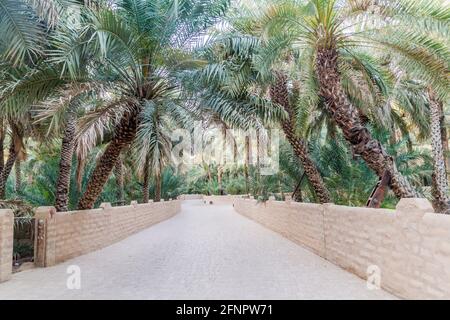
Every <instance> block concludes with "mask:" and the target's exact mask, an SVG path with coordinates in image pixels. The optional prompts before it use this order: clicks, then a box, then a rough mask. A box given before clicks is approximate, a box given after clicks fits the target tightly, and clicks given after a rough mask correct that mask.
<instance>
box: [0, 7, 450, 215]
mask: <svg viewBox="0 0 450 320" xmlns="http://www.w3.org/2000/svg"><path fill="white" fill-rule="evenodd" d="M449 21H450V7H449V6H448V3H446V1H444V0H443V1H439V0H434V1H430V0H400V1H394V0H246V1H244V0H242V1H227V0H196V1H194V0H85V1H83V0H0V197H1V198H2V199H6V200H7V201H6V202H4V203H6V204H7V203H8V201H10V203H14V205H16V204H17V200H23V201H24V202H25V203H28V204H31V205H32V206H39V205H54V206H55V207H56V208H57V210H59V211H67V210H71V209H76V208H79V209H87V208H91V207H93V206H97V205H99V204H100V203H101V202H112V203H113V204H114V205H118V204H121V203H124V202H125V203H128V202H129V201H130V200H138V201H143V202H147V201H148V200H149V199H154V200H155V201H159V200H160V199H161V198H165V199H168V198H175V197H176V196H177V195H179V194H182V193H204V194H225V193H227V194H244V193H245V194H246V193H251V194H253V195H255V196H256V197H260V198H262V199H265V198H267V197H268V196H269V195H271V194H276V195H277V197H283V195H284V194H285V193H292V192H293V193H294V194H293V197H294V199H295V200H296V201H305V202H321V203H323V202H335V203H339V204H345V205H352V206H365V205H368V206H371V207H380V206H383V207H393V206H394V205H395V203H396V201H398V199H399V198H401V197H420V196H425V197H428V198H429V199H430V200H432V201H433V205H434V207H435V209H436V210H437V211H439V212H447V211H448V210H449V203H450V201H449V191H448V176H447V170H448V169H449V170H450V168H448V167H449V165H450V163H449V161H448V156H449V155H448V136H447V128H446V123H445V112H446V109H447V105H448V91H449V90H448V89H449V69H448V62H449V57H450V54H449V39H450V37H449V30H450V29H449ZM199 125H201V126H202V127H205V128H216V129H218V132H224V133H225V131H226V130H227V129H230V128H234V129H241V130H249V129H252V130H256V132H258V133H262V134H266V133H267V132H270V130H271V129H279V130H280V133H281V141H280V149H279V150H280V152H279V170H278V171H277V172H276V173H275V174H272V175H261V167H260V163H259V161H258V159H259V152H258V151H257V152H256V154H255V153H254V152H253V153H251V152H250V150H251V146H250V143H249V141H247V140H245V141H244V142H242V146H240V147H243V150H244V152H245V154H246V156H245V161H244V163H241V164H236V163H230V164H222V163H221V162H220V161H216V162H202V163H199V164H195V165H193V166H190V167H180V166H179V165H178V164H176V163H175V162H174V161H173V155H172V150H173V149H174V148H175V147H176V146H177V144H178V143H180V141H174V140H173V139H172V138H171V133H172V132H173V131H174V130H175V129H176V128H184V129H186V130H188V131H189V132H191V134H192V135H193V134H195V133H194V131H195V130H194V128H195V127H196V126H199ZM258 143H259V142H258ZM219 148H221V146H219ZM236 148H237V146H236ZM256 149H257V150H259V148H258V146H257V148H256ZM250 158H253V159H256V161H249V159H250ZM216 160H217V159H216ZM13 169H14V170H13ZM8 199H9V200H8ZM11 199H14V201H11Z"/></svg>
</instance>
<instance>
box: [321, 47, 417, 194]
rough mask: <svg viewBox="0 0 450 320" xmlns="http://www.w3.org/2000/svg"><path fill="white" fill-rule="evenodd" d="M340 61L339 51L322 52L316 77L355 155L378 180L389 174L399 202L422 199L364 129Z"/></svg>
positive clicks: (329, 49) (332, 49)
mask: <svg viewBox="0 0 450 320" xmlns="http://www.w3.org/2000/svg"><path fill="white" fill-rule="evenodd" d="M337 60H338V52H337V50H336V48H334V47H331V48H330V47H324V48H319V50H318V52H317V57H316V73H317V78H318V80H319V85H320V95H321V96H322V97H323V98H324V99H325V101H326V104H327V107H328V110H329V112H330V113H331V114H332V116H333V119H334V120H335V121H336V123H337V124H338V126H339V127H340V128H341V130H342V132H343V134H344V137H345V139H346V140H347V141H348V142H350V144H351V145H352V148H353V153H354V154H356V155H360V156H361V157H362V158H363V159H364V161H365V162H366V163H367V165H368V166H369V167H370V168H371V169H372V170H373V171H375V173H376V174H377V175H378V177H382V176H383V174H384V172H385V171H388V172H389V174H390V176H391V179H390V182H389V186H390V187H391V189H392V190H393V191H394V193H395V195H396V196H397V198H412V197H420V195H419V193H418V192H417V191H416V190H415V189H414V188H413V187H412V186H411V184H410V183H409V181H408V180H407V179H406V178H405V177H403V176H402V175H401V174H400V172H399V171H398V170H397V167H396V165H395V162H394V160H393V158H392V157H391V156H390V155H389V154H387V153H386V151H385V149H384V148H383V146H382V145H381V143H380V142H379V141H378V140H376V139H374V138H373V137H372V135H371V134H370V132H369V130H367V128H365V127H364V126H363V125H362V123H361V120H360V117H359V113H358V110H357V109H356V107H355V106H353V105H352V104H351V103H350V101H349V100H348V98H347V96H346V94H345V92H344V90H343V88H342V84H341V78H340V73H339V70H338V61H337Z"/></svg>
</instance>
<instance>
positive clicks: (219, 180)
mask: <svg viewBox="0 0 450 320" xmlns="http://www.w3.org/2000/svg"><path fill="white" fill-rule="evenodd" d="M222 175H223V167H222V166H221V165H219V166H218V167H217V184H218V186H219V195H221V196H222V195H223V187H222Z"/></svg>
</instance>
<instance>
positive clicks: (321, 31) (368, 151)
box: [260, 0, 449, 206]
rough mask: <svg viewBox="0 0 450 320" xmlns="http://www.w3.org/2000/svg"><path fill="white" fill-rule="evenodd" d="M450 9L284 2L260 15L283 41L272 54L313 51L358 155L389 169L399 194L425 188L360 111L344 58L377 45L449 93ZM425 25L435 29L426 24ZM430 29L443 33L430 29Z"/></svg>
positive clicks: (336, 116)
mask: <svg viewBox="0 0 450 320" xmlns="http://www.w3.org/2000/svg"><path fill="white" fill-rule="evenodd" d="M446 12H448V11H447V9H446V7H445V5H444V4H443V3H442V2H436V1H431V2H425V1H414V2H409V1H398V2H390V1H383V2H378V1H334V0H313V1H280V2H274V3H273V4H272V5H271V6H270V7H269V9H268V10H266V12H265V13H264V14H263V16H262V19H261V20H260V27H261V30H262V33H263V34H269V35H277V34H278V36H277V37H278V40H279V41H274V39H275V38H272V39H271V40H270V41H267V43H266V50H265V53H264V54H265V58H266V59H265V60H266V61H269V62H270V61H271V59H277V56H278V55H279V54H280V53H281V52H283V50H284V49H285V48H286V47H294V48H296V49H297V50H298V51H299V52H301V53H303V58H308V57H309V59H308V60H307V61H311V62H312V66H313V70H314V71H315V76H316V79H317V83H318V86H319V96H320V97H321V99H323V101H324V103H325V106H326V108H327V111H328V113H329V114H330V115H331V116H332V118H333V120H334V122H335V123H336V124H337V126H338V127H339V128H340V129H341V130H342V132H343V134H344V137H345V139H346V140H347V141H348V142H349V143H350V144H351V145H352V148H353V153H354V154H355V155H358V156H360V157H362V158H363V159H364V161H365V162H366V163H367V164H368V166H369V167H370V168H371V169H372V170H374V172H375V173H376V174H377V176H379V177H380V178H381V177H382V176H384V175H388V176H389V186H390V187H391V189H392V190H393V192H394V193H395V195H396V196H397V197H398V198H401V197H416V196H418V195H419V193H418V192H417V191H416V190H415V189H414V188H413V187H412V186H411V184H410V182H409V181H408V180H407V179H405V178H404V177H403V176H402V175H401V174H400V173H399V171H398V169H397V167H396V165H395V161H394V160H393V158H392V156H391V155H389V154H388V153H387V152H386V149H385V148H384V147H383V146H382V145H381V143H380V142H379V141H378V140H377V139H375V138H374V137H373V136H372V134H371V133H370V131H369V130H368V129H367V128H366V127H365V125H364V123H363V121H361V118H362V117H361V112H360V109H359V108H357V107H356V106H355V104H354V103H353V102H352V101H351V100H350V99H349V96H348V95H347V93H346V91H345V89H344V83H343V78H342V69H341V68H342V60H343V57H344V56H345V55H346V54H348V53H350V54H352V53H353V52H356V51H358V50H365V49H367V47H369V46H370V48H371V49H372V51H375V52H377V53H378V54H379V55H383V54H390V55H392V56H393V57H394V58H395V59H396V62H397V63H398V64H399V65H400V66H401V67H402V68H404V69H405V70H407V71H408V72H409V73H410V74H412V75H414V77H417V78H418V79H421V80H423V81H426V82H428V83H430V84H431V85H432V86H433V88H434V89H435V90H436V91H438V92H439V95H441V96H445V95H446V94H447V91H448V76H447V74H448V67H447V62H448V56H449V55H448V47H447V46H446V45H445V41H444V40H443V39H444V38H445V37H444V34H445V32H447V31H445V30H447V28H446V26H448V16H447V15H446ZM425 25H427V26H428V27H427V30H428V33H426V32H424V29H422V28H423V27H424V26H425ZM430 28H432V30H433V31H434V32H433V33H435V34H436V35H437V36H436V37H431V36H430V35H429V34H430V32H429V31H430ZM281 40H283V41H281ZM266 63H267V62H266ZM374 205H375V206H379V205H380V203H375V204H374Z"/></svg>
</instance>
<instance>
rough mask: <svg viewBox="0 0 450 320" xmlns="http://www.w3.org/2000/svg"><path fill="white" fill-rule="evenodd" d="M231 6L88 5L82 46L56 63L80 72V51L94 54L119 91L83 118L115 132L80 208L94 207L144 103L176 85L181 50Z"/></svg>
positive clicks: (130, 1) (170, 1)
mask: <svg viewBox="0 0 450 320" xmlns="http://www.w3.org/2000/svg"><path fill="white" fill-rule="evenodd" d="M227 4H228V1H225V0H223V1H213V0H202V1H183V2H180V1H176V0H164V1H158V2H154V1H150V0H124V1H113V3H112V4H111V5H110V6H108V5H106V4H104V5H102V6H101V8H84V10H83V16H82V19H81V23H80V27H79V28H80V29H79V30H78V34H80V35H81V36H80V38H81V39H80V40H79V41H78V44H77V46H76V48H77V49H78V50H76V51H75V52H74V51H73V50H71V48H72V47H73V46H72V47H71V46H67V48H65V50H63V49H61V50H59V51H55V52H53V53H52V61H54V62H59V63H60V64H62V65H63V66H64V68H66V69H67V70H69V72H71V73H77V70H78V69H79V68H80V67H81V66H80V64H79V59H78V57H79V55H78V54H77V53H80V52H81V53H84V52H93V53H95V57H93V58H94V61H97V65H96V68H95V69H94V71H95V72H94V73H95V76H96V77H98V78H102V79H108V80H111V81H113V82H114V84H115V86H116V88H117V89H116V90H115V92H113V93H111V94H112V95H113V96H114V97H115V99H110V102H109V103H106V104H105V105H104V106H103V107H102V108H97V109H96V110H95V111H94V112H93V113H92V114H90V115H88V117H87V119H88V120H86V121H84V120H83V122H84V126H85V127H86V126H87V125H86V122H89V124H91V125H93V126H95V125H97V124H98V122H102V123H104V120H105V117H106V118H108V117H109V118H110V119H111V121H112V122H113V123H114V126H115V130H114V134H113V138H112V140H111V142H110V143H109V144H108V146H107V148H106V149H105V152H104V154H103V155H102V157H101V158H100V159H99V161H98V164H97V166H96V169H95V170H94V171H93V172H92V175H91V179H90V181H89V183H88V185H87V187H86V190H85V192H84V194H83V196H82V198H81V199H80V201H79V208H80V209H87V208H91V207H92V206H93V205H94V203H95V201H96V199H97V197H98V196H99V194H100V192H101V190H102V188H103V186H104V184H105V183H106V181H107V179H108V177H109V175H110V173H111V171H112V169H113V167H114V165H115V163H116V161H117V158H118V156H119V154H120V153H121V151H122V150H123V148H125V147H126V146H128V145H130V144H131V143H132V141H133V140H134V138H135V136H136V131H137V127H138V116H139V114H140V113H141V112H142V110H143V105H144V104H146V103H148V102H151V101H154V100H158V99H161V98H162V97H164V95H165V94H166V92H167V91H168V90H169V91H170V90H172V88H173V87H174V86H175V87H176V82H177V81H176V79H175V78H174V74H173V73H172V71H173V70H177V69H180V68H183V67H186V66H187V65H186V64H183V61H186V60H187V55H185V54H183V53H182V51H181V50H182V49H186V48H188V47H189V43H190V41H192V39H193V38H194V37H197V36H199V35H200V34H201V33H202V32H203V31H204V30H206V28H207V27H208V26H210V25H212V24H213V23H215V22H216V21H217V19H218V17H220V16H221V15H222V14H223V13H224V11H225V10H226V8H227ZM98 78H97V79H98ZM169 83H170V85H168V84H169Z"/></svg>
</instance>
